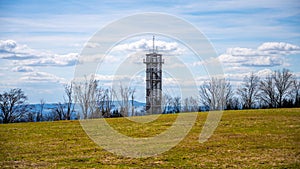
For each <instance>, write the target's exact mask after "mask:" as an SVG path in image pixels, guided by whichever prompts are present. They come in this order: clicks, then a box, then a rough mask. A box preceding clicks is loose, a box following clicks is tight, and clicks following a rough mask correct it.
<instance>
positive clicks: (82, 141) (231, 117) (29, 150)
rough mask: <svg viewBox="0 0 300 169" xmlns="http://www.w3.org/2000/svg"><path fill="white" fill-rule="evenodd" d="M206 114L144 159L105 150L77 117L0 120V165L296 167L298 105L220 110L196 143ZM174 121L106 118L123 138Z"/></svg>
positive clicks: (167, 117) (171, 117)
mask: <svg viewBox="0 0 300 169" xmlns="http://www.w3.org/2000/svg"><path fill="white" fill-rule="evenodd" d="M206 116H207V113H199V114H198V119H197V122H196V124H195V125H194V127H193V128H192V129H191V131H190V133H189V134H188V135H187V137H186V138H185V139H184V140H183V141H181V142H180V143H179V144H178V145H177V146H175V147H174V148H172V149H171V150H169V151H167V152H165V153H163V154H160V155H157V156H154V157H148V158H127V157H121V156H116V155H114V154H112V153H110V152H107V151H105V150H104V149H102V148H101V147H99V146H97V145H96V144H95V143H94V142H93V141H91V140H90V139H89V137H88V136H87V135H86V133H85V132H84V131H83V129H82V127H81V125H80V123H79V121H59V122H42V123H18V124H1V125H0V168H274V167H275V168H300V109H269V110H243V111H225V112H224V114H223V117H222V120H221V122H220V123H219V126H218V128H217V129H216V131H215V133H214V135H213V136H212V137H210V139H209V140H208V141H207V142H205V143H203V144H200V143H199V142H198V138H199V133H200V132H201V129H202V126H203V124H204V121H205V119H206ZM143 118H147V117H143ZM175 119H176V115H162V116H161V117H160V118H159V119H157V120H155V121H154V122H151V123H149V124H147V125H145V124H144V125H143V124H139V123H133V122H131V121H129V120H126V119H124V118H115V119H107V121H108V122H109V123H110V124H111V126H113V127H114V128H115V129H117V130H120V131H121V132H122V133H124V134H126V135H128V136H133V137H147V136H153V135H155V134H158V133H160V132H162V131H164V130H165V129H167V128H168V127H169V126H170V125H171V124H172V122H173V121H174V120H175Z"/></svg>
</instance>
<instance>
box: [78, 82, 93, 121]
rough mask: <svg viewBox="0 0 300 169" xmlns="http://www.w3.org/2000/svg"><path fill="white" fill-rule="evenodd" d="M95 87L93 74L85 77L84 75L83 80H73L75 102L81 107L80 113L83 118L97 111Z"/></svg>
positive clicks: (89, 116) (91, 115)
mask: <svg viewBox="0 0 300 169" xmlns="http://www.w3.org/2000/svg"><path fill="white" fill-rule="evenodd" d="M97 87H98V83H97V81H96V80H94V76H91V77H90V79H87V77H86V76H85V80H84V82H77V83H76V82H74V96H75V100H76V102H77V103H78V104H79V106H80V108H81V113H82V116H83V118H84V119H87V118H91V117H95V116H94V115H95V114H96V113H97V111H98V110H97V94H98V92H97Z"/></svg>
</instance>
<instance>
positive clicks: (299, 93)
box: [293, 80, 300, 107]
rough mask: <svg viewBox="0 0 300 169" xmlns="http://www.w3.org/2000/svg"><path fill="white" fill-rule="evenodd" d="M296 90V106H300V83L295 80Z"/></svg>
mask: <svg viewBox="0 0 300 169" xmlns="http://www.w3.org/2000/svg"><path fill="white" fill-rule="evenodd" d="M293 84H294V88H295V106H296V107H299V106H300V81H299V82H297V80H294V82H293Z"/></svg>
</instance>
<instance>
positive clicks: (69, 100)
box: [63, 83, 75, 120]
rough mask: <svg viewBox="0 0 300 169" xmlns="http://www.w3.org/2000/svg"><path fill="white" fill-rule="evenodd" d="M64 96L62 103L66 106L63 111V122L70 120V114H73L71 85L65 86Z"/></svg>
mask: <svg viewBox="0 0 300 169" xmlns="http://www.w3.org/2000/svg"><path fill="white" fill-rule="evenodd" d="M65 94H66V97H65V96H64V102H65V105H66V107H67V108H66V111H63V116H64V119H65V120H70V119H71V117H72V113H73V112H74V108H75V105H74V103H73V84H72V83H71V84H70V85H65Z"/></svg>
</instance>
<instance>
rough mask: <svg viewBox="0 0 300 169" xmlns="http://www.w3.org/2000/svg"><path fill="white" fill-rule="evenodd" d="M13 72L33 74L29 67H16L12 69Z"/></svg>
mask: <svg viewBox="0 0 300 169" xmlns="http://www.w3.org/2000/svg"><path fill="white" fill-rule="evenodd" d="M12 71H14V72H33V71H34V69H33V68H32V67H29V66H17V67H14V68H13V69H12Z"/></svg>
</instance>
